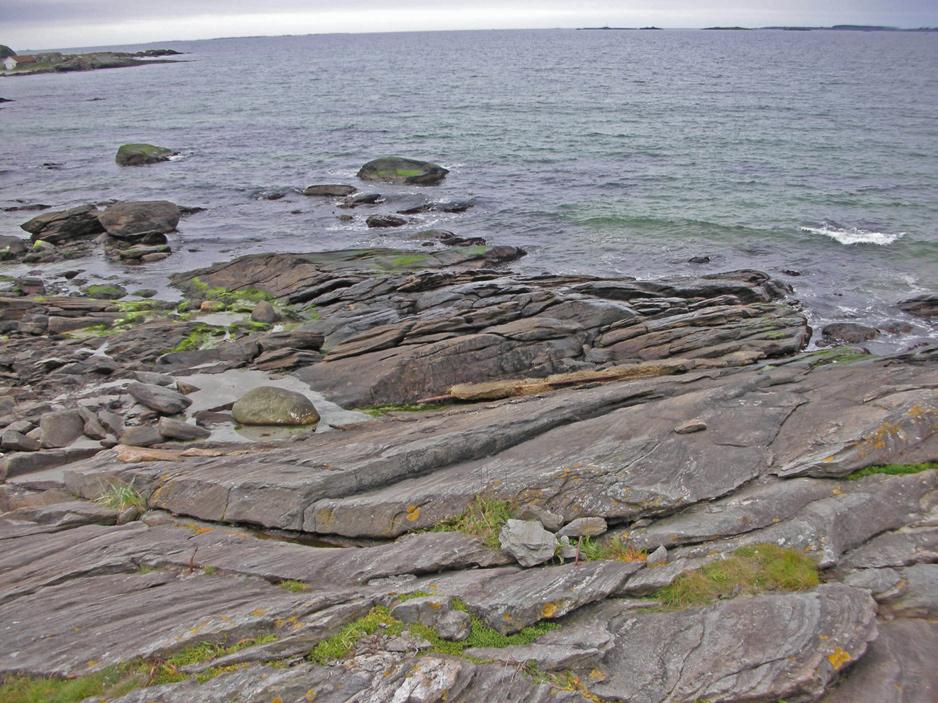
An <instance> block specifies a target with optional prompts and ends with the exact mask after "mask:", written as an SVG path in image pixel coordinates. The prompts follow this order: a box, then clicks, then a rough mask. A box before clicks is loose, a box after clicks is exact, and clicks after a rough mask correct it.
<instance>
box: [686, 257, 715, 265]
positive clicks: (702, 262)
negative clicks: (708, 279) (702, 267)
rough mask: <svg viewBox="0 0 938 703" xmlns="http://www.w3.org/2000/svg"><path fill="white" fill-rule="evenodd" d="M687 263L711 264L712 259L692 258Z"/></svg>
mask: <svg viewBox="0 0 938 703" xmlns="http://www.w3.org/2000/svg"><path fill="white" fill-rule="evenodd" d="M687 263H689V264H709V263H710V257H709V256H692V257H690V258H689V259H688V260H687Z"/></svg>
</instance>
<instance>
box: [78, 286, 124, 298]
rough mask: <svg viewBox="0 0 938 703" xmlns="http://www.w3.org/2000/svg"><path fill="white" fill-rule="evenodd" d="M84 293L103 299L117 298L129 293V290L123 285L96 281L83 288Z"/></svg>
mask: <svg viewBox="0 0 938 703" xmlns="http://www.w3.org/2000/svg"><path fill="white" fill-rule="evenodd" d="M82 293H84V294H85V295H87V296H90V297H92V298H100V299H102V300H117V299H118V298H123V297H124V296H125V295H127V291H126V290H125V289H124V288H123V287H122V286H117V285H113V284H107V283H95V284H94V285H90V286H86V287H85V288H83V289H82Z"/></svg>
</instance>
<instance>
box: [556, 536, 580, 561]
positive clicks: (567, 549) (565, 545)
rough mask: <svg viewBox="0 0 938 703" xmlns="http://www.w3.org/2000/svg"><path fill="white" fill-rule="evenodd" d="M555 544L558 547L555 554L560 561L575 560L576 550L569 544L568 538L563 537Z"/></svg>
mask: <svg viewBox="0 0 938 703" xmlns="http://www.w3.org/2000/svg"><path fill="white" fill-rule="evenodd" d="M557 544H558V545H559V547H558V551H557V554H558V555H559V556H560V558H561V559H576V555H577V548H576V545H573V544H570V538H569V537H567V536H566V535H564V536H563V537H561V538H560V539H559V540H558V541H557Z"/></svg>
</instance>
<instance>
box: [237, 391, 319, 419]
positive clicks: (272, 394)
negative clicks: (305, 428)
mask: <svg viewBox="0 0 938 703" xmlns="http://www.w3.org/2000/svg"><path fill="white" fill-rule="evenodd" d="M231 414H232V416H233V417H234V419H235V421H236V422H238V423H239V424H242V425H315V424H316V423H317V422H319V413H318V412H316V407H315V406H314V405H313V404H312V402H310V400H309V398H307V397H306V396H305V395H303V394H302V393H296V392H294V391H288V390H286V389H284V388H276V387H274V386H261V387H260V388H255V389H254V390H251V391H248V392H247V393H245V394H244V395H243V396H241V398H240V399H239V400H238V401H237V402H236V403H235V404H234V406H233V407H232V408H231Z"/></svg>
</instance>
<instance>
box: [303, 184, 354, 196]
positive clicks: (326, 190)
mask: <svg viewBox="0 0 938 703" xmlns="http://www.w3.org/2000/svg"><path fill="white" fill-rule="evenodd" d="M356 190H358V189H357V188H356V187H355V186H345V185H338V184H332V183H326V184H321V185H312V186H306V188H304V189H303V195H321V196H327V197H332V198H344V197H345V196H346V195H351V194H352V193H354V192H355V191H356Z"/></svg>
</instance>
